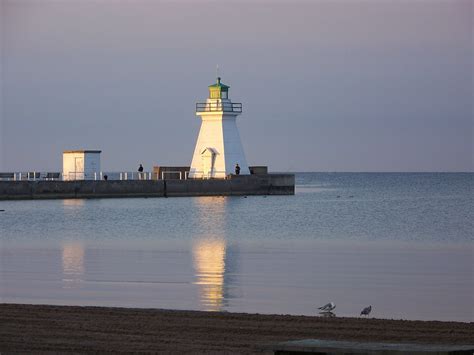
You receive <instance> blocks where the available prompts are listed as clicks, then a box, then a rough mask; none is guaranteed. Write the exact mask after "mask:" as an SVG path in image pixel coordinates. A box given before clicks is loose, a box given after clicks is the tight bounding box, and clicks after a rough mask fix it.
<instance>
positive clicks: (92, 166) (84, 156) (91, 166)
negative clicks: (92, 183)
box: [63, 150, 101, 180]
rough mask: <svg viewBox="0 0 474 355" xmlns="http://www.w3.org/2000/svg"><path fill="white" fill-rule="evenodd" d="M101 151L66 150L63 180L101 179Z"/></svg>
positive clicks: (64, 153)
mask: <svg viewBox="0 0 474 355" xmlns="http://www.w3.org/2000/svg"><path fill="white" fill-rule="evenodd" d="M100 153H101V151H100V150H65V151H64V152H63V180H95V179H100V177H99V176H100Z"/></svg>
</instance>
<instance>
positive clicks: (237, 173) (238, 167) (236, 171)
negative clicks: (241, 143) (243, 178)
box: [235, 164, 240, 175]
mask: <svg viewBox="0 0 474 355" xmlns="http://www.w3.org/2000/svg"><path fill="white" fill-rule="evenodd" d="M235 175H240V166H239V164H235Z"/></svg>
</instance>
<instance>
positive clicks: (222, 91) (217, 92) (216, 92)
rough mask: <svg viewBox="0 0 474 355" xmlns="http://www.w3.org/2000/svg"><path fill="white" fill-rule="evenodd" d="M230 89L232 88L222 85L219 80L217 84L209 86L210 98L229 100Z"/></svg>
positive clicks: (218, 79) (219, 79)
mask: <svg viewBox="0 0 474 355" xmlns="http://www.w3.org/2000/svg"><path fill="white" fill-rule="evenodd" d="M229 88H230V86H227V85H225V84H222V83H221V78H217V82H216V83H215V84H213V85H209V98H210V99H228V98H229Z"/></svg>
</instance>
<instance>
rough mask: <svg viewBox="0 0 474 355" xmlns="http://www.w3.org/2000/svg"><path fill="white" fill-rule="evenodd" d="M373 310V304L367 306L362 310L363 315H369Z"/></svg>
mask: <svg viewBox="0 0 474 355" xmlns="http://www.w3.org/2000/svg"><path fill="white" fill-rule="evenodd" d="M371 310H372V306H369V307H365V308H364V309H363V310H362V312H360V315H361V316H369V314H370V311H371Z"/></svg>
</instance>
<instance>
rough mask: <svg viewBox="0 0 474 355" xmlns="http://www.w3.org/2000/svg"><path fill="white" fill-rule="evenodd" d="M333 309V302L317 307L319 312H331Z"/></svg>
mask: <svg viewBox="0 0 474 355" xmlns="http://www.w3.org/2000/svg"><path fill="white" fill-rule="evenodd" d="M334 308H336V305H335V304H334V302H329V303H328V304H325V305H324V306H322V307H319V308H318V309H319V310H320V311H321V312H331V311H332V310H333V309H334Z"/></svg>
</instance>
